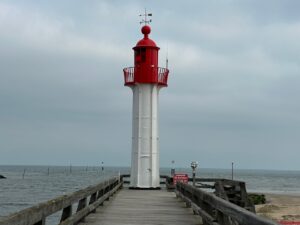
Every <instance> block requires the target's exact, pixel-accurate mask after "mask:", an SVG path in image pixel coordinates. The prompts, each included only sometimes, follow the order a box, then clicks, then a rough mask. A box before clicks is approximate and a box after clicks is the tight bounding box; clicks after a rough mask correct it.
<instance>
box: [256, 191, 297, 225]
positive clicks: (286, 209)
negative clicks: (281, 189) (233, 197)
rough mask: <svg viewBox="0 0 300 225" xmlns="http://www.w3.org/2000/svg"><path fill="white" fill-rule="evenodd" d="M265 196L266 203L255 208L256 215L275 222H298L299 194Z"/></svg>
mask: <svg viewBox="0 0 300 225" xmlns="http://www.w3.org/2000/svg"><path fill="white" fill-rule="evenodd" d="M265 196H266V200H267V203H266V204H262V205H256V206H255V208H256V212H257V214H258V215H261V216H263V217H267V218H269V219H272V220H275V221H277V222H278V221H297V222H298V221H300V194H299V195H296V194H290V195H289V194H265ZM297 224H298V223H297ZM299 224H300V223H299Z"/></svg>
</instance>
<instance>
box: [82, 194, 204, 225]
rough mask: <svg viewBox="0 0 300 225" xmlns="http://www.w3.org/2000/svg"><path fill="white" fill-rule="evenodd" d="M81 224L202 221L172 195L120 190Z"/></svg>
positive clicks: (196, 224)
mask: <svg viewBox="0 0 300 225" xmlns="http://www.w3.org/2000/svg"><path fill="white" fill-rule="evenodd" d="M84 224H86V225H100V224H101V225H119V224H120V225H121V224H122V225H126V224H128V225H129V224H130V225H135V224H142V225H159V224H166V225H169V224H170V225H171V224H172V225H181V224H182V225H183V224H184V225H200V224H201V219H200V217H199V216H196V215H194V214H193V210H192V209H190V208H186V207H185V204H184V202H182V201H181V200H180V199H177V198H176V196H175V193H174V192H167V191H166V190H129V189H123V190H121V191H120V192H118V193H117V194H116V195H115V196H114V197H113V200H112V201H110V202H105V204H104V206H103V207H100V208H98V210H97V212H96V213H93V214H90V215H89V216H87V217H86V221H85V223H84Z"/></svg>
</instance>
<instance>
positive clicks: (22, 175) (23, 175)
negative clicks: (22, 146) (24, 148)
mask: <svg viewBox="0 0 300 225" xmlns="http://www.w3.org/2000/svg"><path fill="white" fill-rule="evenodd" d="M25 173H26V169H24V171H23V175H22V177H23V179H24V177H25Z"/></svg>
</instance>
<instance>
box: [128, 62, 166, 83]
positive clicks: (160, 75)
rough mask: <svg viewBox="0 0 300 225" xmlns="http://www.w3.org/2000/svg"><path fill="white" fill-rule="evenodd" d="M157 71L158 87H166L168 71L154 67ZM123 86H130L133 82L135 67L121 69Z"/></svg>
mask: <svg viewBox="0 0 300 225" xmlns="http://www.w3.org/2000/svg"><path fill="white" fill-rule="evenodd" d="M156 69H157V80H156V82H157V83H158V84H159V85H164V86H167V83H168V76H169V69H168V68H163V67H156ZM123 72H124V80H125V85H131V84H134V82H135V67H126V68H124V69H123Z"/></svg>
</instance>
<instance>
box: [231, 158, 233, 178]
mask: <svg viewBox="0 0 300 225" xmlns="http://www.w3.org/2000/svg"><path fill="white" fill-rule="evenodd" d="M231 180H233V162H232V163H231Z"/></svg>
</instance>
